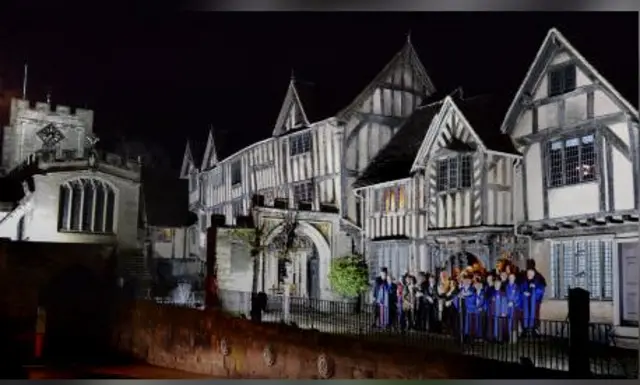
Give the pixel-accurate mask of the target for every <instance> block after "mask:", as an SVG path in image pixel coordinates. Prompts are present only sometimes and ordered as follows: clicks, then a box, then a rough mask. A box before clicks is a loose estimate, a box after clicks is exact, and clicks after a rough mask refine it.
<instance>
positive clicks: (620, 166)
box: [612, 148, 635, 210]
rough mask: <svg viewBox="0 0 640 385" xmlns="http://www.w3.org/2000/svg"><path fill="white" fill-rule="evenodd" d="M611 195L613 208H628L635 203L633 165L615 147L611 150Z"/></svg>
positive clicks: (631, 207)
mask: <svg viewBox="0 0 640 385" xmlns="http://www.w3.org/2000/svg"><path fill="white" fill-rule="evenodd" d="M612 151H613V152H612V161H613V197H614V208H615V210H630V209H633V207H634V205H635V201H634V196H633V180H634V178H633V165H632V164H631V161H630V160H628V159H627V158H625V157H624V155H622V154H621V153H620V151H619V150H618V149H616V148H613V150H612Z"/></svg>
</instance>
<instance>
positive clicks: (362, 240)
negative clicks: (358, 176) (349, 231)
mask: <svg viewBox="0 0 640 385" xmlns="http://www.w3.org/2000/svg"><path fill="white" fill-rule="evenodd" d="M360 190H361V189H359V188H355V189H353V195H354V196H355V198H356V199H359V200H360V212H359V213H358V215H359V216H360V222H362V223H364V215H363V214H362V211H363V209H364V204H365V202H364V197H363V196H362V195H360V194H359V193H358V192H359V191H360ZM353 227H355V228H356V229H358V230H360V251H361V252H362V256H364V237H365V235H364V229H363V228H362V227H359V226H358V225H356V224H353Z"/></svg>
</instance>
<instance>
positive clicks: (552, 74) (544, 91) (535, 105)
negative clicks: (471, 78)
mask: <svg viewBox="0 0 640 385" xmlns="http://www.w3.org/2000/svg"><path fill="white" fill-rule="evenodd" d="M502 131H503V132H505V133H506V134H508V135H510V136H511V137H512V138H513V139H514V140H515V142H516V143H517V148H518V150H519V151H520V152H522V154H523V158H522V161H521V162H519V163H518V166H517V168H516V178H515V180H516V188H515V194H514V198H515V202H516V212H515V219H516V231H517V233H518V234H521V235H523V236H527V237H530V239H531V252H532V256H533V257H534V258H535V260H536V262H537V266H538V268H539V269H540V270H541V272H542V273H543V274H544V275H545V276H546V277H547V281H548V283H549V287H548V289H547V294H546V297H547V299H546V300H545V302H544V304H543V310H542V312H543V317H552V316H557V317H564V316H565V315H566V311H567V301H566V298H567V295H568V288H570V287H582V288H585V289H587V290H589V291H590V293H591V298H592V305H591V309H592V318H594V319H601V320H607V321H613V322H614V324H616V325H635V333H636V335H637V323H638V308H637V303H638V289H639V287H638V275H637V272H638V268H637V264H638V248H637V246H636V245H637V242H638V224H637V221H638V207H639V204H638V202H639V199H640V197H639V194H638V189H639V187H638V186H639V183H640V179H639V177H638V172H639V171H638V170H639V166H638V164H639V163H638V162H639V157H638V143H639V142H638V111H637V109H636V107H635V106H632V105H631V104H630V103H629V102H627V101H626V100H625V98H624V97H622V96H621V95H620V94H619V93H618V92H617V91H616V89H615V88H614V87H613V86H612V85H611V84H609V82H608V81H607V80H606V79H605V78H604V77H603V76H602V75H601V74H600V73H598V71H597V69H596V68H594V67H593V66H591V65H590V64H589V62H588V61H587V59H585V58H584V57H583V56H582V55H580V53H579V52H578V51H577V50H576V49H575V48H574V47H573V46H572V45H571V44H570V43H569V42H568V41H567V40H566V39H565V38H564V37H563V36H562V35H561V34H560V33H559V32H558V31H557V30H555V29H552V30H551V31H550V32H549V33H548V35H547V37H546V38H545V40H544V42H543V44H542V46H541V48H540V50H539V51H538V54H537V56H536V58H535V60H534V62H533V64H532V65H531V67H530V69H529V71H528V73H527V74H526V77H525V79H524V81H523V83H522V85H521V87H520V89H519V90H518V92H517V94H516V97H515V99H514V100H513V102H512V104H511V106H510V108H509V110H508V112H507V114H506V117H505V119H504V122H503V125H502Z"/></svg>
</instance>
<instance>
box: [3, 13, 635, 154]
mask: <svg viewBox="0 0 640 385" xmlns="http://www.w3.org/2000/svg"><path fill="white" fill-rule="evenodd" d="M554 26H555V27H557V28H558V29H559V30H560V31H561V32H562V33H563V34H564V35H565V36H566V37H567V39H569V41H570V42H571V43H572V44H573V45H574V46H575V47H576V48H577V49H578V50H579V51H580V52H581V53H582V54H583V55H584V56H585V57H586V58H587V59H588V60H589V61H590V62H591V63H592V64H593V65H594V66H595V67H596V68H597V69H598V70H599V71H600V72H601V73H602V74H603V75H604V76H605V77H606V78H607V79H608V80H609V81H610V82H611V83H613V85H614V86H615V87H617V88H618V90H619V91H620V92H621V93H622V94H623V95H625V96H627V97H628V98H629V99H630V101H631V102H632V103H634V104H635V105H637V99H638V56H639V55H638V16H637V13H626V14H625V13H613V12H609V13H584V12H583V13H571V14H568V13H524V12H523V13H182V14H174V15H167V16H163V17H157V16H152V15H148V16H146V17H144V16H140V17H129V18H127V19H119V20H117V19H116V20H114V19H113V18H110V17H104V18H100V17H98V16H96V17H91V18H87V17H80V16H79V15H74V14H72V13H69V12H67V13H65V15H53V16H52V15H51V14H50V13H47V14H45V13H42V14H36V15H34V14H31V15H29V14H21V15H18V14H14V15H9V14H5V15H2V16H0V75H1V76H2V78H3V84H4V89H5V90H7V89H19V88H20V86H21V81H22V80H21V77H22V70H23V64H24V61H25V60H28V62H29V87H28V98H29V99H40V100H44V99H45V95H46V93H47V90H48V89H51V90H52V100H53V102H54V103H59V104H67V105H72V106H77V107H88V108H92V109H94V110H95V114H96V122H95V128H96V131H97V132H98V134H99V135H100V136H101V137H103V139H104V143H107V144H108V143H112V142H113V141H115V140H117V139H118V138H125V139H127V140H144V141H148V142H150V143H155V144H158V145H160V146H162V147H163V148H164V149H165V151H166V153H167V154H168V155H169V156H170V158H171V160H172V163H173V165H174V167H178V166H179V163H180V161H181V158H182V153H183V150H184V143H185V139H186V138H187V137H189V138H190V139H191V140H192V141H194V142H197V141H200V142H204V141H205V140H206V137H207V131H208V129H209V126H210V125H213V127H214V132H215V135H216V142H217V147H218V150H219V153H220V154H221V155H222V156H223V157H224V156H226V155H230V154H231V153H233V152H234V151H236V150H238V149H239V148H241V147H244V146H246V145H247V144H250V143H252V142H255V141H257V140H260V139H264V138H266V137H268V136H270V135H271V131H272V129H273V125H274V123H275V120H276V118H277V114H278V112H279V109H280V105H281V103H282V100H283V98H284V95H285V92H286V87H287V85H288V82H289V79H290V76H291V71H292V69H293V70H294V71H295V74H296V78H298V79H299V80H301V81H305V82H310V83H312V84H314V85H315V86H317V88H318V90H319V91H318V95H317V98H316V100H315V103H318V107H319V108H320V109H321V110H326V111H332V110H333V109H335V107H336V106H333V105H332V103H335V102H336V100H349V99H352V98H354V97H355V96H356V95H357V93H358V92H359V91H360V90H361V89H362V88H363V87H364V86H365V85H366V84H367V82H369V81H370V80H372V78H373V76H374V75H375V74H376V73H377V72H378V71H380V70H381V69H382V67H383V66H384V65H385V64H386V63H387V62H388V61H389V60H390V59H391V57H392V56H393V54H394V53H395V52H397V51H398V50H399V49H400V48H401V47H402V45H403V44H404V42H405V39H406V34H407V32H408V31H411V40H412V42H413V44H414V46H415V47H416V49H417V51H418V54H419V55H420V58H421V60H422V62H423V63H424V65H425V67H426V69H427V71H428V73H429V75H430V77H431V79H432V80H433V82H434V83H435V86H436V88H438V90H439V91H441V92H447V91H450V90H452V89H454V88H456V87H458V86H463V87H464V89H465V94H467V95H469V94H478V93H487V92H502V93H504V92H507V93H511V94H514V93H515V92H516V89H517V87H518V85H519V83H520V82H521V81H522V80H523V78H524V76H525V73H526V71H527V69H528V66H529V65H530V63H531V62H532V60H533V58H534V56H535V54H536V52H537V50H538V48H539V46H540V44H541V43H542V40H543V38H544V36H545V34H546V33H547V31H548V29H549V28H551V27H554ZM320 90H321V91H320ZM333 96H335V97H333ZM338 107H342V106H338ZM333 112H335V111H333ZM328 113H331V112H328Z"/></svg>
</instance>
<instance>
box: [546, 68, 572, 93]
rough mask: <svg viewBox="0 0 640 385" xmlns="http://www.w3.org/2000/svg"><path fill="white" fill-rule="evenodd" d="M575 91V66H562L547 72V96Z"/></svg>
mask: <svg viewBox="0 0 640 385" xmlns="http://www.w3.org/2000/svg"><path fill="white" fill-rule="evenodd" d="M575 89H576V66H575V65H573V64H567V65H563V66H560V67H557V68H554V69H552V70H551V71H549V96H556V95H562V94H566V93H567V92H571V91H573V90H575Z"/></svg>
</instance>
